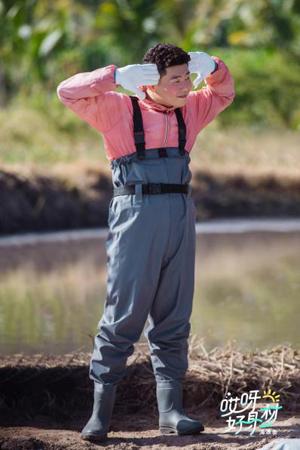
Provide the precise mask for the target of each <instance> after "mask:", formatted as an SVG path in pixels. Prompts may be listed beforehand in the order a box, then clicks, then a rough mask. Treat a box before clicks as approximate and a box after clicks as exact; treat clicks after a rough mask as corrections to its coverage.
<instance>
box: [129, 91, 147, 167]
mask: <svg viewBox="0 0 300 450" xmlns="http://www.w3.org/2000/svg"><path fill="white" fill-rule="evenodd" d="M130 98H131V102H132V107H133V132H134V143H135V147H136V151H137V154H138V158H139V159H144V158H145V134H144V126H143V118H142V113H141V109H140V106H139V101H138V98H137V97H134V96H133V95H130Z"/></svg>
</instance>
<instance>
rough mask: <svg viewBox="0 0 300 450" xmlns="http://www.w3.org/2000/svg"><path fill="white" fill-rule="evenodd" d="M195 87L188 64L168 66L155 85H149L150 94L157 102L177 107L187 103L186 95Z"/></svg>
mask: <svg viewBox="0 0 300 450" xmlns="http://www.w3.org/2000/svg"><path fill="white" fill-rule="evenodd" d="M192 88H193V83H192V81H191V79H190V72H189V69H188V65H187V64H180V65H178V66H172V67H168V68H167V69H166V74H165V75H162V76H161V77H160V80H159V83H158V84H157V85H155V86H147V91H148V95H149V96H150V97H151V98H152V99H153V100H154V101H156V102H157V103H161V104H163V105H166V106H175V107H176V108H178V107H181V106H184V105H185V104H186V97H187V95H188V94H189V92H190V91H191V90H192ZM149 91H150V92H149Z"/></svg>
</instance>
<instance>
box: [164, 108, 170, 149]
mask: <svg viewBox="0 0 300 450" xmlns="http://www.w3.org/2000/svg"><path fill="white" fill-rule="evenodd" d="M164 114H165V117H166V132H165V139H164V142H163V146H164V145H165V144H166V143H167V138H168V129H169V120H168V118H169V115H168V113H167V112H166V113H164Z"/></svg>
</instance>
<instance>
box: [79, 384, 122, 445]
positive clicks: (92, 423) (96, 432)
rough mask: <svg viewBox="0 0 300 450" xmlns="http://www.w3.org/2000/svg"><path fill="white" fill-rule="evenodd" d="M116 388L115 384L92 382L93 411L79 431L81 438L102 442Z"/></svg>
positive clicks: (106, 431)
mask: <svg viewBox="0 0 300 450" xmlns="http://www.w3.org/2000/svg"><path fill="white" fill-rule="evenodd" d="M116 390H117V385H115V384H100V383H94V406H93V413H92V416H91V417H90V420H89V421H88V423H87V424H86V426H85V427H84V428H83V430H82V432H81V438H82V439H84V440H86V441H92V442H102V441H104V440H105V439H106V438H107V433H108V430H109V424H110V419H111V415H112V411H113V407H114V403H115V397H116Z"/></svg>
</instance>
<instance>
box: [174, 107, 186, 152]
mask: <svg viewBox="0 0 300 450" xmlns="http://www.w3.org/2000/svg"><path fill="white" fill-rule="evenodd" d="M174 111H175V114H176V117H177V123H178V146H179V150H180V153H181V154H182V155H184V152H185V144H186V126H185V123H184V120H183V117H182V112H181V109H180V108H176V109H175V110H174Z"/></svg>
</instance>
